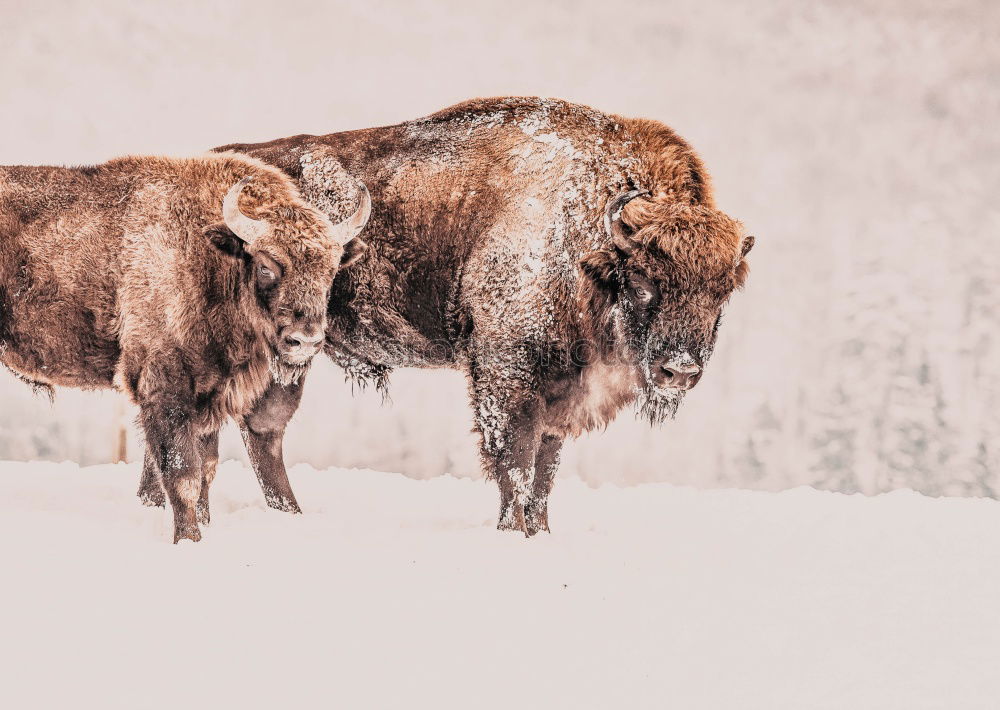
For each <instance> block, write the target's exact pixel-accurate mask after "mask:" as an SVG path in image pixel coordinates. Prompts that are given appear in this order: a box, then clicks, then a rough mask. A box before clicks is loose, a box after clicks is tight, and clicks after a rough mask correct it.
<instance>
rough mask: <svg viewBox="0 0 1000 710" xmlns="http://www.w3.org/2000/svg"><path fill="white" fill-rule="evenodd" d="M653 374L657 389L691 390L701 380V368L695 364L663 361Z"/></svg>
mask: <svg viewBox="0 0 1000 710" xmlns="http://www.w3.org/2000/svg"><path fill="white" fill-rule="evenodd" d="M655 369H656V371H655V372H653V379H654V380H655V382H656V386H657V387H663V388H665V389H675V390H681V391H683V390H689V389H691V388H692V387H694V386H695V385H696V384H698V380H700V379H701V367H700V366H699V365H698V364H697V363H694V362H691V361H690V360H688V361H686V362H685V361H678V360H668V359H664V360H661V361H660V362H659V364H658V366H657V367H656V368H655Z"/></svg>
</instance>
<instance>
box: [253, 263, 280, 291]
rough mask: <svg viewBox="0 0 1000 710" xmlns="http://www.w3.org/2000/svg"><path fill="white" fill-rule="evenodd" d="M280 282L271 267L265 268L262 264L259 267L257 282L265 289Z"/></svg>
mask: <svg viewBox="0 0 1000 710" xmlns="http://www.w3.org/2000/svg"><path fill="white" fill-rule="evenodd" d="M277 280H278V275H277V274H276V273H274V269H272V268H271V267H270V266H265V265H264V264H260V265H259V266H258V267H257V282H258V283H259V284H260V285H261V286H264V287H267V286H273V285H274V283H275V282H276V281H277Z"/></svg>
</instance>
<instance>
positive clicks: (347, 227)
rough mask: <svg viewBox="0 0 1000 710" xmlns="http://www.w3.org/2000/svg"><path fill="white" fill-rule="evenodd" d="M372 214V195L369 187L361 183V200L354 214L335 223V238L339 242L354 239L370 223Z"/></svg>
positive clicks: (342, 242)
mask: <svg viewBox="0 0 1000 710" xmlns="http://www.w3.org/2000/svg"><path fill="white" fill-rule="evenodd" d="M371 216H372V196H371V195H370V194H369V193H368V188H367V187H365V185H364V184H363V183H362V184H361V200H360V201H359V202H358V208H357V209H356V210H354V214H352V215H351V216H350V217H348V218H347V219H345V220H344V221H343V222H340V223H338V224H335V225H333V233H334V238H335V239H336V240H337V242H338V243H339V244H342V245H343V244H347V242H349V241H351V240H352V239H354V238H355V237H356V236H358V234H359V233H360V232H361V230H362V229H364V228H365V225H366V224H368V218H369V217H371Z"/></svg>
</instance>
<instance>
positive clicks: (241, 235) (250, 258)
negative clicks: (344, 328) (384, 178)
mask: <svg viewBox="0 0 1000 710" xmlns="http://www.w3.org/2000/svg"><path fill="white" fill-rule="evenodd" d="M248 185H250V189H249V190H247V193H248V194H247V197H249V198H251V199H250V200H248V202H251V203H256V204H257V205H258V207H257V210H256V211H257V214H258V218H256V219H255V218H251V217H248V216H247V215H246V214H244V213H243V211H242V210H241V209H240V204H239V203H240V197H241V195H243V191H244V188H245V187H247V186H248ZM255 187H256V185H255V184H253V183H252V182H251V178H249V177H247V178H243V179H242V180H240V181H239V182H238V183H237V184H236V185H234V186H233V187H232V188H231V189H230V190H229V192H228V193H227V194H226V197H225V199H224V200H223V204H222V214H223V220H224V222H223V223H222V224H218V225H214V226H212V227H210V228H209V230H208V231H209V232H210V236H211V238H212V241H213V243H214V244H215V245H216V246H217V247H218V248H219V249H221V250H222V251H224V252H226V253H227V254H229V255H231V256H232V257H234V258H236V259H238V260H240V262H241V263H242V266H243V268H242V283H243V285H244V287H245V288H244V289H243V292H244V293H245V294H247V299H248V300H249V301H250V307H251V308H255V309H257V310H259V311H260V312H262V313H263V314H264V316H265V321H266V322H267V323H268V324H269V326H270V327H268V328H265V332H266V333H267V334H268V339H269V340H270V346H271V350H272V359H271V370H272V374H273V375H274V378H275V380H276V381H278V382H280V383H283V384H288V383H291V382H295V381H297V380H298V379H299V378H300V377H301V376H302V374H304V373H305V371H306V370H307V369H308V367H309V363H310V362H311V361H312V357H313V356H314V355H315V354H316V353H318V352H319V351H320V349H321V348H322V345H323V338H324V332H325V330H326V305H327V298H328V297H329V293H330V286H331V284H332V283H333V279H334V276H335V275H336V273H337V269H338V267H339V265H340V263H341V258H342V257H343V256H344V251H345V245H347V244H348V243H349V242H351V240H353V239H354V238H355V237H356V236H357V234H358V233H359V232H360V231H361V229H362V228H363V227H364V226H365V223H366V222H367V221H368V217H369V215H370V214H371V198H370V197H369V195H368V191H367V190H362V193H361V202H360V204H359V205H358V207H357V209H356V210H355V211H354V214H352V215H351V216H350V217H348V218H347V219H346V220H344V221H343V222H341V223H339V224H336V225H335V224H332V223H331V222H330V220H329V218H327V217H326V216H325V215H324V214H323V213H322V212H320V211H319V210H317V209H315V208H313V207H311V206H309V205H308V204H307V203H305V202H304V201H302V200H295V201H292V202H289V201H288V200H277V201H275V200H272V199H269V198H268V195H267V194H266V190H265V188H259V189H258V190H255V189H254V188H255ZM251 294H252V295H251Z"/></svg>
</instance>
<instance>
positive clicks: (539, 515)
mask: <svg viewBox="0 0 1000 710" xmlns="http://www.w3.org/2000/svg"><path fill="white" fill-rule="evenodd" d="M562 445H563V440H562V439H561V438H560V437H558V436H549V435H546V436H543V437H542V441H541V444H539V446H538V455H537V456H536V457H535V481H534V485H533V486H532V488H531V496H530V497H529V498H528V501H527V503H526V504H525V506H524V522H525V525H526V526H527V533H528V535H535V534H536V533H539V532H541V531H542V530H544V531H545V532H549V493H551V492H552V484H553V483H554V482H555V476H556V471H557V470H558V469H559V452H560V451H562Z"/></svg>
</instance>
